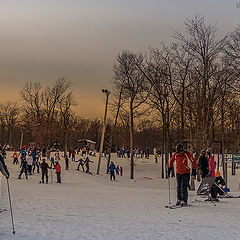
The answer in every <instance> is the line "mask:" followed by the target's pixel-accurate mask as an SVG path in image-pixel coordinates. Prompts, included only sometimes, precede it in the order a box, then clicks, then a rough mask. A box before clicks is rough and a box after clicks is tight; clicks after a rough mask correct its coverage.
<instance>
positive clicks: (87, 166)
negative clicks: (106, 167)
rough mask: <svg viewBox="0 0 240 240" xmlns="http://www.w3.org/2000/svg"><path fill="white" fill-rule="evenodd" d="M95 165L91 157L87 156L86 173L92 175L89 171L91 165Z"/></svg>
mask: <svg viewBox="0 0 240 240" xmlns="http://www.w3.org/2000/svg"><path fill="white" fill-rule="evenodd" d="M90 162H91V163H93V161H91V160H90V159H89V157H88V156H87V158H86V160H85V165H86V168H87V169H86V172H85V173H89V174H91V173H90V171H89V163H90Z"/></svg>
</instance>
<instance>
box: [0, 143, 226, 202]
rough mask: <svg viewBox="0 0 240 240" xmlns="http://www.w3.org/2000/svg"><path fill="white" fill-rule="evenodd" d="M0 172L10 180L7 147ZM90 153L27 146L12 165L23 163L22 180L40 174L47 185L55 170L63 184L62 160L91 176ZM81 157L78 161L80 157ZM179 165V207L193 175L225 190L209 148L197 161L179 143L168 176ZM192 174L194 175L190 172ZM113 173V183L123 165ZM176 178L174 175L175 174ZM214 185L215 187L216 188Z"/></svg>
mask: <svg viewBox="0 0 240 240" xmlns="http://www.w3.org/2000/svg"><path fill="white" fill-rule="evenodd" d="M153 152H154V153H155V155H154V156H155V161H156V155H157V154H158V152H157V150H156V149H153ZM0 153H1V154H0V171H1V172H2V174H3V175H4V176H5V177H6V178H9V172H8V170H7V167H6V165H5V162H4V159H5V158H6V151H5V149H4V148H2V147H0ZM88 154H89V150H88V149H87V148H86V147H85V148H79V149H78V150H77V151H76V150H75V149H73V148H71V149H70V150H69V152H68V154H64V155H63V156H61V155H60V152H59V150H56V151H54V152H53V151H50V150H48V151H47V150H46V149H45V148H43V149H39V148H26V147H25V146H24V147H23V148H22V149H21V150H20V151H19V153H17V152H16V151H14V153H13V155H12V156H11V158H12V159H13V164H14V165H17V164H19V162H20V172H19V175H18V179H21V178H22V175H23V174H24V176H25V178H26V179H28V177H29V175H34V174H35V173H40V171H41V181H40V182H41V183H48V178H49V176H48V171H49V169H53V170H55V173H56V176H57V183H61V165H60V159H61V157H62V158H63V159H64V162H65V170H68V169H69V159H70V158H71V159H72V161H73V162H78V166H77V168H76V170H78V171H80V168H81V169H82V171H83V172H85V173H88V174H91V172H90V163H93V161H91V160H90V158H89V155H88ZM125 154H126V156H127V157H128V154H129V153H128V151H127V150H125V149H124V147H122V148H120V149H118V150H117V156H118V157H126V156H125ZM134 154H135V156H136V157H141V158H142V157H146V158H149V150H148V148H142V149H135V151H134ZM78 157H80V158H79V159H78V160H77V158H78ZM174 162H176V180H177V205H180V204H181V205H187V201H188V187H189V181H190V175H192V178H194V179H196V175H197V173H198V175H200V176H201V178H202V179H204V178H206V177H213V178H216V179H215V183H216V184H215V185H217V186H220V187H223V186H225V185H226V183H225V181H224V179H223V178H222V177H221V176H220V172H215V161H214V157H213V154H212V153H211V150H210V149H203V150H202V152H201V154H200V157H199V159H198V161H197V160H196V159H195V158H194V156H193V155H192V154H191V153H190V152H189V151H186V150H185V149H184V147H183V144H178V145H177V147H176V152H175V153H173V155H172V157H171V159H170V162H169V167H168V176H169V177H170V173H171V171H172V170H173V163H174ZM191 171H192V172H191ZM107 172H108V173H109V174H110V180H111V181H112V180H114V181H115V180H116V175H119V174H120V176H122V175H123V168H122V166H120V167H119V165H117V166H116V165H115V164H114V163H113V162H111V163H110V165H109V169H108V171H107ZM172 176H173V174H172ZM215 185H214V186H215ZM218 194H221V192H220V191H219V190H218V188H217V187H216V186H215V187H212V189H211V196H212V199H213V200H214V201H217V195H218Z"/></svg>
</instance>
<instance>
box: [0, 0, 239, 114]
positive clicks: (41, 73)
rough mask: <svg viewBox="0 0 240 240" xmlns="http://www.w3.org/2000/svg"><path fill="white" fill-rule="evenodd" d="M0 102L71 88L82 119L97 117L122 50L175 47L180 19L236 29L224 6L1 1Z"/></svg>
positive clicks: (137, 0) (153, 0)
mask: <svg viewBox="0 0 240 240" xmlns="http://www.w3.org/2000/svg"><path fill="white" fill-rule="evenodd" d="M0 3H1V7H0V29H1V38H0V42H1V44H0V53H1V58H0V66H1V67H0V68H1V69H0V70H1V71H0V83H1V94H0V101H1V102H4V101H9V100H14V101H15V100H17V101H19V100H20V98H19V95H18V92H19V90H20V89H21V88H22V87H23V86H24V85H25V83H27V82H30V81H40V82H42V84H43V85H45V84H49V85H51V84H52V83H53V82H54V81H55V80H56V79H58V78H60V77H66V78H67V79H68V80H70V81H72V83H73V89H74V93H75V96H76V99H77V102H78V106H77V107H76V111H78V112H79V114H80V115H82V116H83V117H102V115H103V111H104V97H103V96H102V93H101V89H102V88H107V89H110V88H111V83H110V80H111V78H112V65H113V62H114V58H115V57H116V56H117V54H118V53H119V52H120V51H121V50H122V49H130V50H134V51H146V50H147V49H148V47H150V46H151V47H158V46H160V43H161V42H170V41H173V38H172V35H173V34H174V31H176V30H177V31H184V19H185V18H187V17H189V18H191V17H193V16H194V15H196V14H199V15H204V16H205V17H206V20H207V22H209V23H217V27H218V29H219V32H220V34H226V33H227V32H230V31H232V30H233V29H234V28H236V27H237V26H238V24H239V22H240V21H239V20H240V18H239V17H240V10H239V9H237V8H236V5H235V1H229V0H228V1H226V0H202V1H193V0H181V1H179V0H172V1H169V0H121V1H120V0H41V1H40V0H36V1H33V0H21V1H19V0H11V1H0Z"/></svg>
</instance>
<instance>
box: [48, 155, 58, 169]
mask: <svg viewBox="0 0 240 240" xmlns="http://www.w3.org/2000/svg"><path fill="white" fill-rule="evenodd" d="M57 161H58V160H57ZM50 162H51V165H50V168H52V167H53V166H54V158H53V157H51V159H50Z"/></svg>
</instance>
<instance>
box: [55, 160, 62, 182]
mask: <svg viewBox="0 0 240 240" xmlns="http://www.w3.org/2000/svg"><path fill="white" fill-rule="evenodd" d="M54 169H55V171H56V174H57V183H61V166H60V164H59V162H58V161H57V162H56V164H55V167H54Z"/></svg>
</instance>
